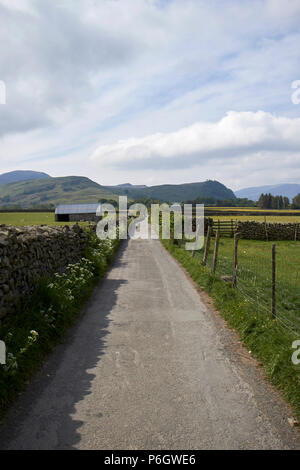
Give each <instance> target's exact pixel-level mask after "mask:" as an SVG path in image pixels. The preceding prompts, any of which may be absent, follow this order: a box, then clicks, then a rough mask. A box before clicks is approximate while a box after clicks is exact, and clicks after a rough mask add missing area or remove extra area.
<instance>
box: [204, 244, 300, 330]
mask: <svg viewBox="0 0 300 470" xmlns="http://www.w3.org/2000/svg"><path fill="white" fill-rule="evenodd" d="M273 243H274V242H268V241H257V240H239V244H238V272H237V276H238V277H237V288H238V290H239V291H240V293H241V294H242V295H243V297H244V298H245V299H246V300H247V302H249V303H250V304H251V305H252V307H253V311H255V312H259V313H262V314H265V315H270V313H271V284H272V255H271V249H272V244H273ZM213 244H214V239H212V240H211V249H210V252H209V257H208V263H207V264H208V267H210V266H211V263H212V257H213ZM275 244H276V311H277V320H278V322H279V323H280V324H281V326H282V327H284V328H288V329H292V330H294V329H295V330H296V331H297V332H299V334H300V290H299V284H300V242H292V241H277V242H276V243H275ZM195 257H196V259H197V258H198V259H199V262H200V261H201V260H202V257H203V250H202V251H200V252H198V253H197V254H196V256H195ZM232 271H233V239H232V238H231V239H230V238H225V237H224V238H221V239H220V244H219V252H218V263H217V268H216V275H217V276H230V275H232Z"/></svg>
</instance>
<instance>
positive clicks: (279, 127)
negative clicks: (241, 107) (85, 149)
mask: <svg viewBox="0 0 300 470" xmlns="http://www.w3.org/2000/svg"><path fill="white" fill-rule="evenodd" d="M299 130H300V118H298V119H297V118H295V119H291V118H285V117H277V116H274V115H272V114H270V113H266V112H263V111H258V112H256V113H253V112H234V111H231V112H228V113H227V115H226V116H225V117H224V118H222V119H221V120H220V121H218V122H197V123H195V124H193V125H191V126H188V127H185V128H183V129H180V130H178V131H176V132H170V133H165V134H163V133H158V134H152V135H148V136H145V137H142V138H138V139H137V138H130V139H126V140H121V141H119V142H117V143H114V144H111V145H103V146H100V147H98V148H97V149H96V150H95V151H94V152H93V153H92V155H91V157H90V158H91V160H94V161H97V162H98V163H99V164H100V165H105V166H106V167H107V166H111V167H116V168H118V167H124V166H127V167H128V166H130V168H131V169H132V170H134V167H135V166H136V167H137V168H138V169H139V168H141V167H143V168H152V167H153V166H154V165H155V166H160V167H164V166H165V165H166V163H165V161H166V160H168V163H167V165H170V167H171V168H187V167H194V166H197V165H200V164H201V163H202V162H203V161H207V160H210V161H211V160H214V159H220V158H224V159H227V158H232V157H237V158H241V157H242V156H244V155H248V154H249V153H254V152H258V151H263V152H272V155H273V156H275V155H276V153H277V152H278V151H281V152H282V151H286V152H297V153H300V132H299Z"/></svg>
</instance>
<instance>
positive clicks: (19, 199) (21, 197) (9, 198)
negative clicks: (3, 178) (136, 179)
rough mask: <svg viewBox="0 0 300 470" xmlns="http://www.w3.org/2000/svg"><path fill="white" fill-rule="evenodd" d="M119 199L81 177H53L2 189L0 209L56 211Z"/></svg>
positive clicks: (11, 184)
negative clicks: (64, 206)
mask: <svg viewBox="0 0 300 470" xmlns="http://www.w3.org/2000/svg"><path fill="white" fill-rule="evenodd" d="M116 197H117V196H116V194H114V193H113V192H112V191H109V190H107V189H105V188H103V186H100V185H99V184H98V183H95V182H94V181H92V180H90V179H89V178H85V177H81V176H67V177H62V178H51V177H49V178H42V179H37V180H28V181H22V182H18V183H10V184H5V185H0V207H4V206H5V207H14V206H20V207H22V208H29V207H35V206H47V207H50V206H52V207H53V206H54V205H56V204H62V203H88V202H91V203H93V202H98V201H99V199H116Z"/></svg>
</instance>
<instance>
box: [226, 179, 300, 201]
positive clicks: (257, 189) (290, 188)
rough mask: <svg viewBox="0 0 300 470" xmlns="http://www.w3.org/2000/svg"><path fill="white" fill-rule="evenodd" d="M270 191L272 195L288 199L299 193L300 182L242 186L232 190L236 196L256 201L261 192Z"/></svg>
mask: <svg viewBox="0 0 300 470" xmlns="http://www.w3.org/2000/svg"><path fill="white" fill-rule="evenodd" d="M262 193H263V194H266V193H270V194H272V196H285V197H288V198H289V199H290V200H291V199H293V197H295V196H296V195H297V194H299V193H300V184H298V183H282V184H273V185H265V186H252V187H249V188H242V189H239V190H237V191H235V192H234V194H235V195H236V197H239V198H248V199H250V200H252V201H258V199H259V196H260V195H261V194H262Z"/></svg>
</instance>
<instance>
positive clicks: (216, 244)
mask: <svg viewBox="0 0 300 470" xmlns="http://www.w3.org/2000/svg"><path fill="white" fill-rule="evenodd" d="M219 240H220V231H219V230H217V233H216V239H215V247H214V256H213V262H212V272H213V273H214V274H215V272H216V267H217V261H218V250H219Z"/></svg>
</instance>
